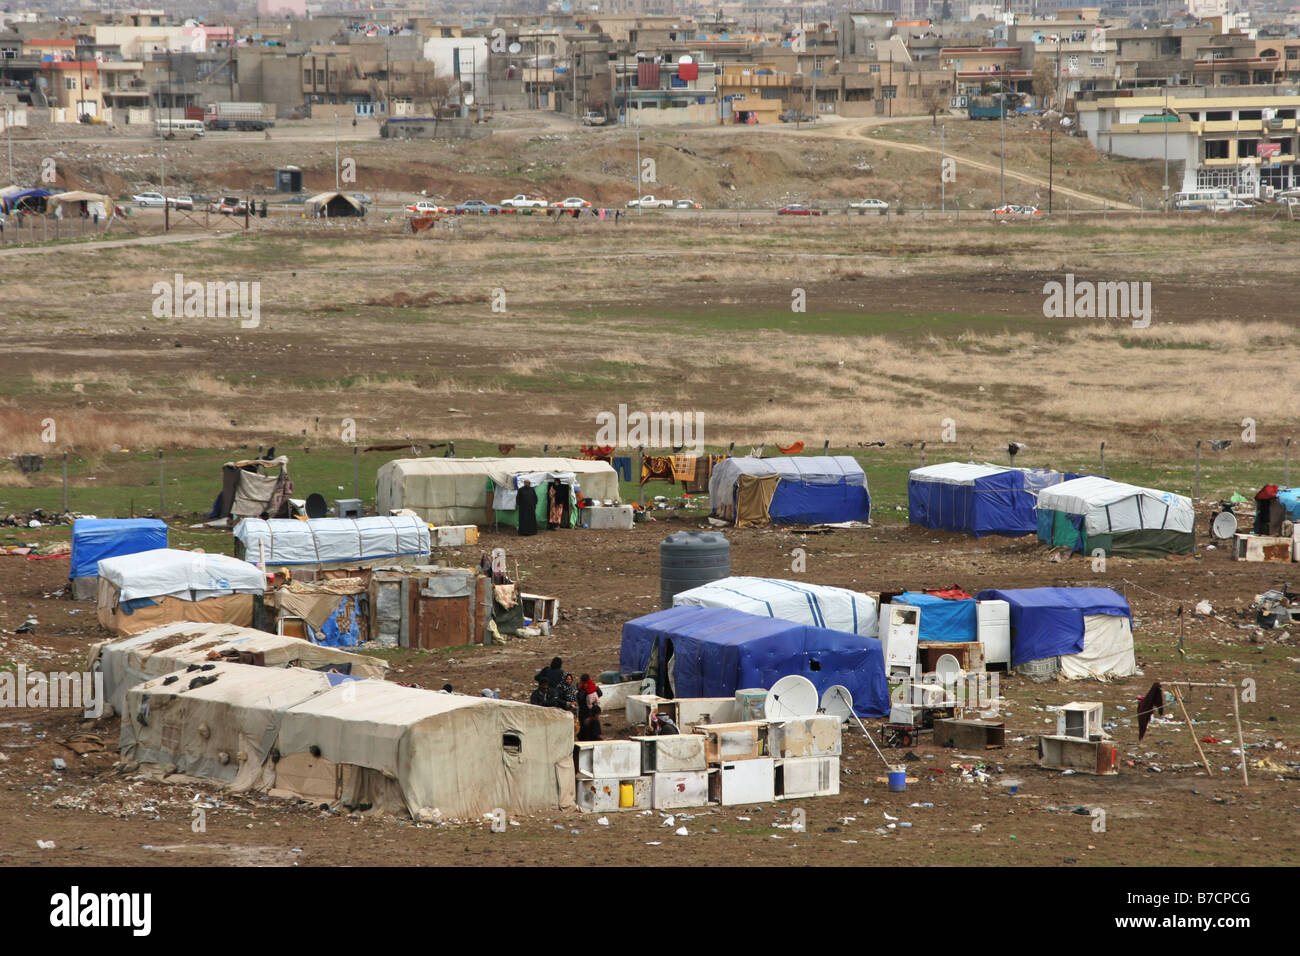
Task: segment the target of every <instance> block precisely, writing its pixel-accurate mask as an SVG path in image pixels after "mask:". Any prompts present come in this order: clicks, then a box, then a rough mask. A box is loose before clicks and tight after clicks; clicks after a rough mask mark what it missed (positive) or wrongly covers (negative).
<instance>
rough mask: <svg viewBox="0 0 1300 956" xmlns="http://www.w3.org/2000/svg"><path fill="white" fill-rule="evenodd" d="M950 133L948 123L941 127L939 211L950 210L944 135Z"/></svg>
mask: <svg viewBox="0 0 1300 956" xmlns="http://www.w3.org/2000/svg"><path fill="white" fill-rule="evenodd" d="M947 133H948V127H947V125H944V126H940V127H939V211H940V212H947V211H948V177H947V176H946V175H945V174H944V173H945V171H944V168H943V166H944V159H945V156H944V137H945V136H946V135H947Z"/></svg>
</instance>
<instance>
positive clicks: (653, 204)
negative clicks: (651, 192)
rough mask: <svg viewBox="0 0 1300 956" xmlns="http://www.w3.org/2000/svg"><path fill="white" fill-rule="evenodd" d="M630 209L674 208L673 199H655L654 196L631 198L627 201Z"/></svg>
mask: <svg viewBox="0 0 1300 956" xmlns="http://www.w3.org/2000/svg"><path fill="white" fill-rule="evenodd" d="M627 208H628V209H672V208H673V201H672V200H671V199H655V197H654V196H642V197H641V198H640V199H630V200H628V203H627Z"/></svg>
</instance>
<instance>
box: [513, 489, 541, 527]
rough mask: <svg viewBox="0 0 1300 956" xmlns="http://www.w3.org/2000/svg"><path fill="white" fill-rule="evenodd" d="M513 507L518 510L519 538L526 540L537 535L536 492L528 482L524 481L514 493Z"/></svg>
mask: <svg viewBox="0 0 1300 956" xmlns="http://www.w3.org/2000/svg"><path fill="white" fill-rule="evenodd" d="M515 507H516V508H517V509H518V512H517V513H518V515H519V534H520V536H521V537H525V538H527V537H531V536H532V535H535V534H537V492H536V491H535V490H534V489H533V486H532V485H531V484H530V483H529V482H528V481H524V483H523V484H522V485H521V486H520V488H519V490H518V491H516V492H515Z"/></svg>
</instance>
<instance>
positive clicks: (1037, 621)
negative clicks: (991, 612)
mask: <svg viewBox="0 0 1300 956" xmlns="http://www.w3.org/2000/svg"><path fill="white" fill-rule="evenodd" d="M975 599H976V600H977V601H1006V602H1007V604H1009V605H1010V606H1011V663H1012V664H1013V665H1016V666H1019V665H1020V664H1028V663H1029V662H1030V661H1040V660H1043V659H1044V658H1048V657H1056V656H1058V655H1068V654H1081V653H1083V619H1084V618H1085V617H1090V616H1092V615H1094V614H1106V615H1110V616H1113V617H1126V618H1128V619H1129V626H1130V627H1131V626H1132V623H1133V612H1132V610H1130V608H1129V606H1128V601H1127V600H1126V599H1125V598H1124V596H1123V595H1121V594H1117V593H1116V592H1114V591H1112V590H1111V589H1110V588H1021V589H1016V590H1010V591H999V590H988V591H980V592H979V593H978V594H976V595H975ZM921 619H922V620H924V619H925V614H924V612H922V614H921Z"/></svg>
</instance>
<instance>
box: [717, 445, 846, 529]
mask: <svg viewBox="0 0 1300 956" xmlns="http://www.w3.org/2000/svg"><path fill="white" fill-rule="evenodd" d="M768 475H776V476H778V478H779V479H780V480H779V482H778V483H777V486H776V491H775V493H774V494H773V496H772V501H771V504H770V505H769V506H768V510H767V515H766V516H763V515H755V514H739V515H738V514H737V510H738V509H737V494H736V493H737V488H738V486H739V483H740V481H741V480H742V479H743V478H744V477H745V476H752V477H755V478H763V477H764V476H768ZM709 500H710V501H711V502H712V504H713V510H714V513H715V514H716V515H718V516H719V517H722V518H725V519H728V520H736V519H737V518H739V519H740V521H741V522H745V521H750V520H762V519H763V518H764V517H766V518H768V519H770V520H771V521H773V522H775V523H777V524H823V523H832V522H841V521H863V522H866V521H870V520H871V495H870V493H869V492H868V490H867V476H866V474H865V473H864V472H863V470H862V466H861V465H859V464H858V463H857V461H856V460H855V459H853V458H851V457H849V456H848V455H821V456H814V457H808V458H803V457H798V456H790V457H782V458H727V459H724V460H723V461H721V462H719V463H718V464H717V465H716V466H714V469H713V474H712V475H711V476H710V478H709ZM740 510H744V509H743V508H742V509H740Z"/></svg>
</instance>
